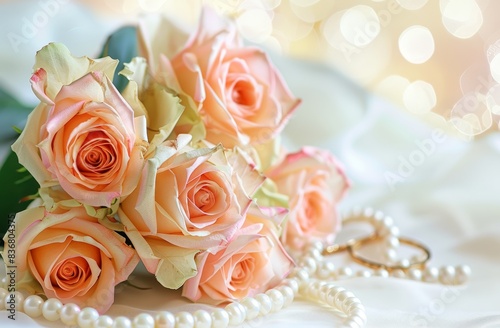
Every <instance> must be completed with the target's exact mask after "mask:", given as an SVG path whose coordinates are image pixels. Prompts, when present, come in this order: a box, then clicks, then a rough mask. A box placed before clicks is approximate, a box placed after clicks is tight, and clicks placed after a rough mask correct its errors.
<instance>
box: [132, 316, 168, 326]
mask: <svg viewBox="0 0 500 328" xmlns="http://www.w3.org/2000/svg"><path fill="white" fill-rule="evenodd" d="M176 320H177V318H176ZM132 327H134V328H154V327H155V319H153V317H152V316H151V314H148V313H141V314H138V315H136V316H135V317H134V320H132Z"/></svg>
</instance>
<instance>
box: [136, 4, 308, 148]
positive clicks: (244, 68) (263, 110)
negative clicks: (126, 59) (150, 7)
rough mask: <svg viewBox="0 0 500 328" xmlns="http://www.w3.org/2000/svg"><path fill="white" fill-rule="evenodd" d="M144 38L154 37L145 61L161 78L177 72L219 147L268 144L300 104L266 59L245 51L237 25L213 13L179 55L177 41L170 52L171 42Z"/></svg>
mask: <svg viewBox="0 0 500 328" xmlns="http://www.w3.org/2000/svg"><path fill="white" fill-rule="evenodd" d="M159 26H161V25H157V26H156V28H158V27H159ZM140 28H141V29H145V28H148V26H146V25H145V24H143V25H140ZM150 28H151V27H150ZM140 35H141V36H142V37H143V38H146V37H148V36H153V37H152V39H151V40H147V39H146V40H143V41H142V44H146V45H149V46H145V47H143V51H146V52H149V53H146V54H145V56H146V57H148V58H149V59H150V62H153V63H154V62H156V63H159V64H158V65H156V66H157V67H156V68H155V70H154V74H156V76H162V71H163V70H165V69H163V70H162V67H167V68H170V67H171V68H172V70H173V72H174V73H175V76H176V77H177V80H178V83H179V85H180V88H181V89H182V91H183V92H185V93H186V94H188V95H189V96H191V97H192V98H193V99H194V101H195V102H196V104H197V106H198V109H199V115H200V116H201V117H202V119H203V122H204V124H205V128H206V139H207V140H208V141H210V142H212V143H214V144H217V143H222V144H223V145H224V146H225V147H227V148H232V147H235V146H247V145H251V146H254V145H258V144H263V143H266V142H268V141H270V140H272V139H273V138H274V137H276V135H277V134H278V133H279V132H280V131H281V130H282V128H283V127H284V125H285V123H286V122H287V120H288V119H289V117H290V115H291V114H292V112H293V110H294V109H295V108H296V107H297V105H298V104H299V102H300V101H299V100H298V99H297V98H295V97H294V96H293V95H292V94H291V92H290V90H289V89H288V87H287V85H286V83H285V81H284V80H283V78H282V77H281V75H280V74H279V72H278V71H277V69H276V68H275V67H274V66H273V64H272V63H271V61H270V60H269V58H268V56H267V55H266V53H265V52H263V51H262V50H260V49H258V48H255V47H244V46H243V43H242V42H241V40H240V39H239V38H238V34H237V33H236V29H235V25H234V24H232V23H228V22H226V21H224V20H223V19H222V18H221V17H219V16H218V15H217V14H215V13H214V12H213V11H211V10H209V9H208V8H205V10H203V12H202V15H201V20H200V24H199V27H198V31H197V32H196V33H194V34H193V35H191V37H190V39H189V40H188V42H187V43H186V44H185V46H184V47H183V48H182V49H181V50H180V51H178V43H179V42H175V41H177V40H174V41H173V42H174V43H175V44H176V46H170V47H168V49H165V48H166V47H161V46H159V45H157V44H158V43H162V42H163V43H169V42H170V39H169V40H166V39H163V40H161V39H160V38H159V37H158V36H159V35H160V34H159V33H157V32H156V33H155V32H151V31H142V32H141V33H140ZM169 44H170V43H169ZM175 50H177V52H175ZM155 51H165V53H163V54H162V53H160V54H158V53H155ZM173 53H175V55H173Z"/></svg>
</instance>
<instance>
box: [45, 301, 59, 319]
mask: <svg viewBox="0 0 500 328" xmlns="http://www.w3.org/2000/svg"><path fill="white" fill-rule="evenodd" d="M62 306H63V305H62V303H61V301H59V300H58V299H56V298H49V299H48V300H46V301H45V303H43V306H42V314H43V317H44V318H45V319H47V320H49V321H56V320H59V318H60V312H61V308H62Z"/></svg>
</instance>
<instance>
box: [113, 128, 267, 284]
mask: <svg viewBox="0 0 500 328" xmlns="http://www.w3.org/2000/svg"><path fill="white" fill-rule="evenodd" d="M189 141H190V136H189V135H181V136H180V138H179V139H178V140H177V141H167V142H166V143H165V144H163V145H162V146H160V147H158V149H157V150H156V153H155V155H154V157H152V158H149V159H148V160H147V164H146V166H145V168H144V170H143V173H142V176H141V179H140V182H139V186H138V187H137V188H136V190H134V192H132V194H130V196H128V197H127V198H126V199H125V200H124V201H123V202H122V203H121V205H120V208H119V209H118V215H119V217H120V220H121V221H122V223H123V224H124V225H125V232H126V234H127V236H128V237H129V238H130V240H131V241H132V243H133V244H134V247H135V248H136V249H137V251H138V253H139V256H140V257H141V259H142V261H143V263H144V264H145V266H146V268H147V270H148V271H149V272H151V273H154V274H155V275H156V278H157V280H158V281H159V282H160V283H161V284H162V285H163V286H165V287H167V288H174V289H175V288H179V287H180V286H181V285H182V284H183V283H184V281H185V280H186V279H188V278H189V277H192V276H193V275H194V274H196V267H195V263H194V256H195V254H196V253H197V252H198V251H200V250H207V249H215V248H217V247H219V246H220V245H223V244H225V243H227V241H228V240H229V239H230V238H231V237H232V236H233V235H234V234H235V233H236V231H237V230H238V229H239V228H240V227H241V225H242V224H243V219H244V214H245V212H246V210H247V208H248V206H249V204H250V196H249V195H251V194H252V193H253V192H254V191H255V190H256V189H257V188H258V186H259V185H260V183H261V181H262V179H263V178H262V177H261V176H260V174H258V173H257V172H255V171H254V170H252V168H251V167H250V166H249V165H248V163H245V162H244V161H243V160H241V161H239V160H238V161H234V160H232V159H231V160H232V162H231V163H234V165H229V162H228V159H227V158H230V157H237V158H239V156H238V155H237V154H229V153H227V152H225V151H224V150H223V148H222V147H212V148H200V149H191V148H190V147H189V146H187V144H188V143H189ZM239 172H243V173H242V174H241V175H240V174H239ZM174 269H175V270H174Z"/></svg>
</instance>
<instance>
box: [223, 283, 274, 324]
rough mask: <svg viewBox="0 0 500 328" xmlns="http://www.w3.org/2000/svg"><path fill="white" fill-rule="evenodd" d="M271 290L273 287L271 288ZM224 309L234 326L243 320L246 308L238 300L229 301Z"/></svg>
mask: <svg viewBox="0 0 500 328" xmlns="http://www.w3.org/2000/svg"><path fill="white" fill-rule="evenodd" d="M271 290H273V289H271ZM282 297H283V296H282ZM225 310H226V311H227V313H228V314H229V324H230V325H233V326H236V325H240V324H242V323H243V322H244V321H245V318H246V309H245V307H244V306H243V305H241V304H240V303H238V302H234V303H230V304H228V305H227V306H226V308H225Z"/></svg>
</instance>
